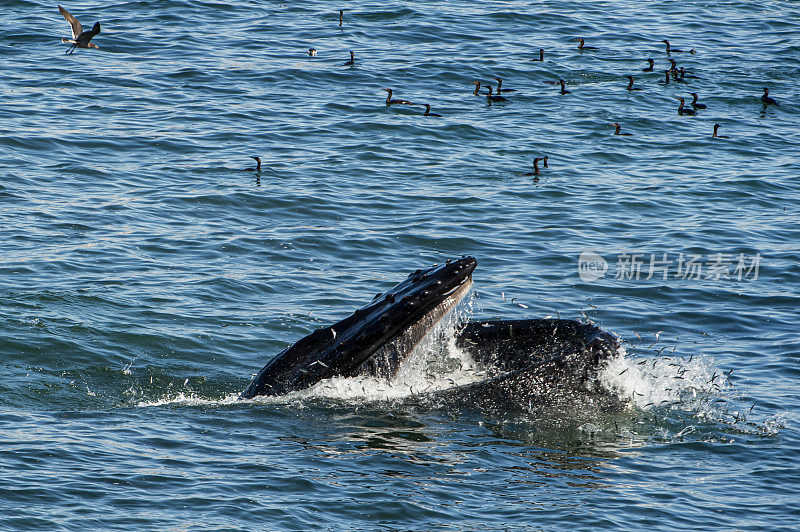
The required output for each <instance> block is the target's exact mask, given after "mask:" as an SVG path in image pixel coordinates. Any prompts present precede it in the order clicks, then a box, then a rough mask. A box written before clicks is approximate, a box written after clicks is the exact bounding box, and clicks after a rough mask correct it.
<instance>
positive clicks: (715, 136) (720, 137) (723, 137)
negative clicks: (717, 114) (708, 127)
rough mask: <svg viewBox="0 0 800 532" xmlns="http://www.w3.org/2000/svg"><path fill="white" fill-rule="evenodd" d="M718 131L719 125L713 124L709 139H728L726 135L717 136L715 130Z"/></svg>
mask: <svg viewBox="0 0 800 532" xmlns="http://www.w3.org/2000/svg"><path fill="white" fill-rule="evenodd" d="M718 129H719V124H714V134H713V135H711V138H715V139H729V138H730V137H728V136H726V135H717V130H718Z"/></svg>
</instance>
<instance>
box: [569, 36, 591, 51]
mask: <svg viewBox="0 0 800 532" xmlns="http://www.w3.org/2000/svg"><path fill="white" fill-rule="evenodd" d="M572 40H573V41H580V43H579V44H578V50H597V48H595V47H594V46H586V44H584V42H583V37H576V38H575V39H572Z"/></svg>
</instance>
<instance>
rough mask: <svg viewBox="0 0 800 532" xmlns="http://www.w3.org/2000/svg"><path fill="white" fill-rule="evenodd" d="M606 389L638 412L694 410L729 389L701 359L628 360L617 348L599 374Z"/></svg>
mask: <svg viewBox="0 0 800 532" xmlns="http://www.w3.org/2000/svg"><path fill="white" fill-rule="evenodd" d="M600 379H601V382H602V383H603V385H605V386H606V388H607V389H609V390H612V391H613V392H614V393H616V394H617V395H618V396H619V397H620V398H622V399H627V400H630V401H631V403H632V404H633V405H635V406H636V407H638V408H641V409H645V410H647V409H651V408H654V407H663V406H668V405H682V406H683V407H688V408H691V409H697V408H698V407H701V406H702V405H708V404H710V403H711V402H712V401H714V400H715V399H716V398H718V397H720V396H721V395H723V394H725V393H726V392H727V390H728V389H729V388H730V382H729V381H728V379H727V376H726V375H725V374H724V373H723V372H722V371H721V370H719V369H716V368H715V366H714V362H713V360H710V359H708V358H706V357H702V356H691V357H689V358H683V357H675V356H659V357H657V358H645V357H641V358H638V357H630V356H628V354H627V352H626V351H625V349H624V348H621V350H620V354H619V356H617V357H614V358H612V359H610V360H609V361H608V362H607V363H606V365H605V366H604V367H603V369H602V370H601V372H600Z"/></svg>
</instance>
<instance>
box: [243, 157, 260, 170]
mask: <svg viewBox="0 0 800 532" xmlns="http://www.w3.org/2000/svg"><path fill="white" fill-rule="evenodd" d="M250 158H251V159H255V160H256V167H255V168H245V169H244V170H242V172H256V173H257V174H260V173H261V157H256V156H254V155H251V156H250Z"/></svg>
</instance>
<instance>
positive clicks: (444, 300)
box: [241, 257, 478, 399]
mask: <svg viewBox="0 0 800 532" xmlns="http://www.w3.org/2000/svg"><path fill="white" fill-rule="evenodd" d="M477 263H478V262H477V260H476V259H475V258H474V257H462V258H461V259H457V260H452V261H447V262H446V263H445V264H443V265H440V266H434V267H432V268H428V269H426V270H417V271H415V272H413V273H411V274H410V275H409V276H408V278H406V279H405V280H404V281H402V282H400V283H399V284H397V285H396V286H395V287H393V288H392V289H390V290H389V291H387V292H384V293H382V294H378V295H377V296H375V298H374V299H373V300H372V302H371V303H370V304H368V305H367V306H365V307H363V308H361V309H359V310H357V311H355V312H354V313H353V314H352V315H350V316H348V317H347V318H345V319H343V320H341V321H339V322H337V323H335V324H333V325H331V326H329V327H324V328H322V329H317V330H316V331H314V332H312V333H311V334H309V335H308V336H306V337H304V338H302V339H300V340H299V341H298V342H297V343H295V344H294V345H291V346H289V347H287V348H286V349H285V350H283V351H282V352H281V353H279V354H278V355H277V356H275V357H274V358H273V359H272V360H271V361H270V362H269V363H268V364H267V365H266V366H264V368H262V370H261V371H260V372H258V374H256V376H255V377H254V378H253V380H252V382H251V383H250V385H249V386H248V387H247V389H245V391H244V392H242V394H241V398H243V399H250V398H252V397H256V396H258V395H284V394H286V393H289V392H292V391H296V390H301V389H304V388H308V387H310V386H313V385H314V384H316V383H317V382H319V381H320V380H322V379H327V378H331V377H336V376H354V375H358V374H360V373H363V372H368V373H371V374H374V375H376V376H381V377H384V376H392V375H393V374H394V373H396V371H397V368H398V367H399V366H400V364H401V363H402V362H403V361H404V360H405V359H406V358H407V357H408V355H409V354H410V353H411V352H413V350H414V348H415V347H416V346H417V345H418V344H419V342H420V341H422V339H423V338H424V337H425V336H426V335H427V334H428V332H430V331H431V330H432V329H433V328H434V327H435V326H436V324H438V323H439V322H440V321H441V319H442V318H443V317H444V316H445V315H447V314H448V312H449V311H450V310H451V309H452V308H453V307H455V305H456V304H458V302H459V301H461V300H462V299H463V298H464V296H465V295H466V294H467V293H468V292H469V289H470V288H471V287H472V272H473V271H474V270H475V267H476V266H477ZM376 354H377V355H378V356H377V357H376V356H375V355H376Z"/></svg>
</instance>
